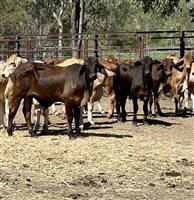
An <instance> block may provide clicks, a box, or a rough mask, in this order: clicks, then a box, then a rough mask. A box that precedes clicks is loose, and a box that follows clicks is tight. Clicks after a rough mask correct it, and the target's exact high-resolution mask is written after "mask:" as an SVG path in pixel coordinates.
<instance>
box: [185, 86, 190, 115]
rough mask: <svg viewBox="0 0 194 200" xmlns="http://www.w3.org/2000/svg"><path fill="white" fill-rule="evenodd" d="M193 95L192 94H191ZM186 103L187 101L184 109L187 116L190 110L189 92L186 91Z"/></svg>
mask: <svg viewBox="0 0 194 200" xmlns="http://www.w3.org/2000/svg"><path fill="white" fill-rule="evenodd" d="M191 95H192V94H191ZM184 101H185V107H184V112H185V114H186V112H187V110H188V108H189V91H188V89H186V90H185V91H184Z"/></svg>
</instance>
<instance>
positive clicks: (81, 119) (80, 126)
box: [79, 106, 84, 130]
mask: <svg viewBox="0 0 194 200" xmlns="http://www.w3.org/2000/svg"><path fill="white" fill-rule="evenodd" d="M83 113H84V107H83V106H81V107H80V118H79V128H80V129H81V130H83V129H84V120H83Z"/></svg>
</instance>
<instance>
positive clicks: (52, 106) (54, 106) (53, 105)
mask: <svg viewBox="0 0 194 200" xmlns="http://www.w3.org/2000/svg"><path fill="white" fill-rule="evenodd" d="M51 110H52V114H53V115H55V116H57V115H58V114H59V113H58V111H57V109H56V105H55V103H53V104H52V105H51Z"/></svg>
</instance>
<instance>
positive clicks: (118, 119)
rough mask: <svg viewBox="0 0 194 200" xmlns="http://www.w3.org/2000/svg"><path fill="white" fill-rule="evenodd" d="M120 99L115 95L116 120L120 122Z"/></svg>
mask: <svg viewBox="0 0 194 200" xmlns="http://www.w3.org/2000/svg"><path fill="white" fill-rule="evenodd" d="M120 106H121V104H120V100H119V99H118V98H117V97H116V112H117V121H118V122H121V111H120Z"/></svg>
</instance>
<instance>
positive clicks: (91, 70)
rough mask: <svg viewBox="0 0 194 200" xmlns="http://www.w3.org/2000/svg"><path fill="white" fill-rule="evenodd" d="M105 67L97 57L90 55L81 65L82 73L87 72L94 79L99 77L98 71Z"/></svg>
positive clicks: (90, 78) (91, 79)
mask: <svg viewBox="0 0 194 200" xmlns="http://www.w3.org/2000/svg"><path fill="white" fill-rule="evenodd" d="M103 68H104V66H103V65H101V64H100V63H99V62H98V60H97V59H96V58H94V57H88V58H87V59H86V60H84V63H83V64H82V66H81V67H80V74H83V73H84V72H86V74H87V75H88V76H89V80H90V81H94V80H95V79H96V78H97V72H101V70H102V69H103Z"/></svg>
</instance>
